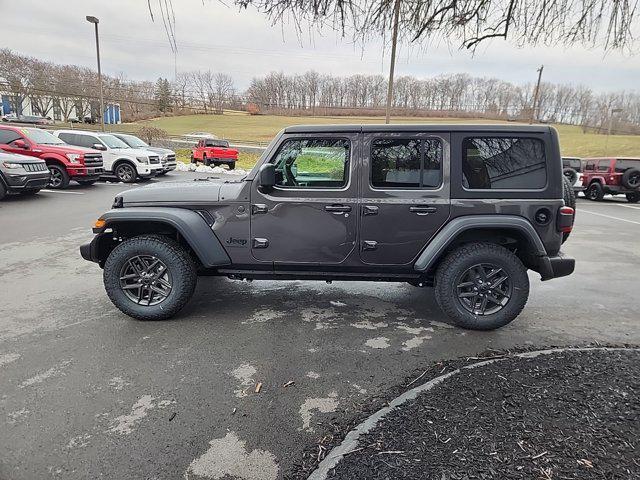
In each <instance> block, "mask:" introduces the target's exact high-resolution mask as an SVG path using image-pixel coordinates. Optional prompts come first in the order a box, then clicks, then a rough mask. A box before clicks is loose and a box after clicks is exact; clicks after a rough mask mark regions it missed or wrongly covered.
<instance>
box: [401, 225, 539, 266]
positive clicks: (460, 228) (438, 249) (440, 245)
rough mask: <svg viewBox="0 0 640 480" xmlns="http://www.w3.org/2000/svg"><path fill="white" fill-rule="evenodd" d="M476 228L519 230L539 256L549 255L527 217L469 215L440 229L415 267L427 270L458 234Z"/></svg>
mask: <svg viewBox="0 0 640 480" xmlns="http://www.w3.org/2000/svg"><path fill="white" fill-rule="evenodd" d="M475 228H482V229H505V228H508V229H512V230H517V231H518V232H520V233H522V234H523V235H525V237H526V238H527V239H528V240H529V241H530V242H531V245H532V246H533V247H534V248H535V255H536V256H537V257H546V256H547V251H546V250H545V248H544V244H543V243H542V240H541V239H540V235H538V232H536V230H535V228H533V225H531V222H529V220H527V219H526V218H524V217H518V216H516V215H467V216H463V217H457V218H454V219H453V220H451V221H450V222H449V223H448V224H447V225H446V226H445V227H444V228H443V229H442V230H440V231H439V232H438V233H437V234H436V236H435V237H433V239H432V240H431V242H429V244H428V245H427V246H426V248H425V249H424V250H423V251H422V253H421V254H420V256H419V257H418V259H417V260H416V262H415V264H414V265H413V268H414V269H415V270H417V271H419V272H426V271H427V270H429V268H431V267H432V266H433V265H434V264H435V262H436V261H437V260H438V259H439V258H440V257H441V256H442V255H443V254H444V252H445V251H446V249H447V247H448V246H449V245H451V243H452V242H453V241H454V240H455V239H456V237H457V236H458V235H460V234H461V233H463V232H465V231H467V230H472V229H475Z"/></svg>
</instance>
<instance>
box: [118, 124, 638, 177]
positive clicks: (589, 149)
mask: <svg viewBox="0 0 640 480" xmlns="http://www.w3.org/2000/svg"><path fill="white" fill-rule="evenodd" d="M383 122H384V119H383V118H382V117H300V116H295V117H288V116H279V115H249V114H246V113H243V112H227V113H225V114H224V115H185V116H179V117H164V118H157V119H154V120H149V121H147V122H145V123H150V124H152V125H154V126H156V127H159V128H162V129H163V130H166V131H167V132H168V133H170V134H173V135H182V134H185V133H189V132H196V131H198V132H202V131H204V132H210V133H213V134H214V135H217V136H218V137H220V138H226V139H229V140H233V141H237V142H241V141H247V142H269V141H270V140H271V139H272V138H273V137H274V136H275V135H276V134H277V133H278V132H279V131H280V130H281V129H283V128H284V127H286V126H289V125H301V124H306V125H311V124H313V125H323V124H331V123H334V124H335V123H342V124H345V123H355V124H360V123H383ZM392 123H396V124H398V123H498V122H491V121H488V120H469V119H451V118H446V119H443V118H415V117H406V118H393V119H392ZM554 126H555V127H556V128H557V130H558V132H559V134H560V147H561V150H562V154H563V155H565V156H576V157H597V156H603V155H612V156H631V157H640V135H636V136H632V135H612V136H611V138H610V139H609V146H608V148H607V146H606V143H607V137H606V136H605V135H597V134H594V133H586V134H585V133H582V130H581V129H580V127H577V126H571V125H554ZM126 127H129V128H131V129H135V128H136V126H135V125H131V124H130V125H127V126H126ZM179 157H180V158H181V159H183V160H184V159H185V158H184V155H179ZM186 158H187V159H188V154H187V157H186ZM257 158H258V157H257V156H256V155H254V154H242V155H241V158H240V159H239V162H238V167H239V168H248V167H250V165H251V164H252V163H253V162H255V160H256V159H257Z"/></svg>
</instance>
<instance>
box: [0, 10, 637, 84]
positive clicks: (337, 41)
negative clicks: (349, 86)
mask: <svg viewBox="0 0 640 480" xmlns="http://www.w3.org/2000/svg"><path fill="white" fill-rule="evenodd" d="M151 3H152V5H155V10H156V12H155V13H156V19H155V22H152V21H151V18H150V16H149V11H148V9H147V1H146V0H108V1H107V0H102V1H95V0H0V18H1V19H2V20H1V23H2V41H1V42H0V46H2V47H8V48H11V49H12V50H14V51H16V52H18V53H21V54H26V55H31V56H34V57H37V58H40V59H44V60H50V61H54V62H57V63H69V64H77V65H84V66H88V67H91V68H94V67H95V46H94V39H93V25H90V24H89V23H87V22H86V20H85V19H84V17H85V16H86V15H95V16H97V17H99V18H100V35H101V50H102V52H101V53H102V68H103V71H104V72H106V73H108V74H111V75H117V74H120V73H124V74H125V75H126V76H127V78H130V79H136V80H155V79H157V78H158V77H159V76H163V77H168V78H170V79H171V78H173V72H174V61H173V56H172V53H171V50H170V48H169V44H168V41H167V38H166V35H165V31H164V27H163V25H162V21H161V20H160V18H159V11H158V7H157V0H151ZM173 3H174V7H175V15H176V24H177V26H176V30H177V35H176V38H177V42H178V50H179V51H178V56H177V66H178V71H183V70H194V69H211V70H213V71H222V72H226V73H229V74H231V75H232V76H233V78H234V80H235V82H236V86H237V87H238V88H239V89H244V88H246V87H247V85H248V84H249V82H250V80H251V78H252V77H254V76H262V75H264V74H266V73H268V72H270V71H283V72H285V73H288V74H292V73H301V72H304V71H306V70H311V69H314V70H316V71H318V72H320V73H328V74H334V75H344V74H353V73H371V74H377V73H380V74H385V75H386V73H387V70H388V60H387V58H388V56H389V55H388V53H389V52H388V50H385V49H384V44H383V42H382V41H372V42H370V43H367V44H365V45H364V46H361V45H354V44H353V42H352V41H350V39H343V38H341V37H340V35H338V34H336V33H334V32H332V31H331V30H326V31H323V32H321V33H313V34H308V33H307V34H305V35H303V36H302V38H298V36H297V35H296V34H295V31H294V30H293V28H291V26H271V24H270V22H269V21H268V20H267V19H266V18H265V17H264V16H263V15H261V14H260V13H258V12H256V11H255V10H243V11H238V9H237V8H235V7H225V6H224V5H223V4H222V3H220V2H218V1H216V0H173ZM540 64H544V65H545V71H544V73H545V78H544V79H545V80H547V81H551V82H557V83H572V84H584V85H587V86H589V87H591V88H592V89H594V90H596V91H609V90H639V89H640V87H638V79H640V55H636V56H629V55H623V54H618V53H609V54H606V55H604V54H603V52H602V51H601V50H591V51H589V50H585V49H582V48H572V49H565V48H562V47H560V48H548V47H539V48H530V49H518V48H516V47H513V46H512V45H510V44H509V43H507V42H504V41H501V40H497V41H494V42H493V43H491V44H486V45H485V46H484V47H481V48H480V49H479V50H478V51H477V52H476V53H475V55H474V56H472V55H471V54H470V53H469V52H466V51H460V50H458V49H457V48H448V47H447V46H445V45H442V46H437V47H436V46H432V47H429V48H428V49H426V50H425V49H423V48H416V47H415V46H406V45H403V46H401V48H400V51H399V58H398V64H397V70H396V71H397V73H398V74H399V75H402V74H411V75H414V76H416V77H420V78H425V77H431V76H435V75H439V74H443V73H460V72H466V73H469V74H471V75H476V76H486V77H497V78H500V79H503V80H508V81H512V82H514V83H520V84H522V83H526V82H531V81H534V80H535V77H536V69H537V68H538V67H539V65H540Z"/></svg>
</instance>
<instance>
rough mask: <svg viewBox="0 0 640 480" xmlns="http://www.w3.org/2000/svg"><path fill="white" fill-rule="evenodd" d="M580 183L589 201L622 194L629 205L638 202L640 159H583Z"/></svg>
mask: <svg viewBox="0 0 640 480" xmlns="http://www.w3.org/2000/svg"><path fill="white" fill-rule="evenodd" d="M584 161H585V165H584V171H583V172H582V183H583V185H584V186H585V188H586V190H585V195H586V197H587V198H588V199H589V200H594V201H600V200H602V199H603V198H604V196H605V194H610V195H619V194H624V195H625V196H626V197H627V200H628V201H629V202H631V203H638V201H640V158H585V160H584Z"/></svg>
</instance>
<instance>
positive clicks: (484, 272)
mask: <svg viewBox="0 0 640 480" xmlns="http://www.w3.org/2000/svg"><path fill="white" fill-rule="evenodd" d="M456 288H457V293H458V301H459V302H460V304H461V305H462V307H463V308H464V309H465V310H467V311H468V312H469V313H471V314H473V315H480V316H484V315H492V314H494V313H497V312H499V311H500V310H502V309H503V308H504V306H505V305H506V304H507V303H508V302H509V299H510V298H511V293H512V285H511V279H510V277H509V275H508V274H507V273H506V272H505V270H504V269H502V268H500V267H498V266H497V265H493V264H489V263H481V264H478V265H474V266H472V267H471V268H469V269H468V270H466V271H464V272H463V273H462V275H460V276H459V277H458V282H457V287H456Z"/></svg>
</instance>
